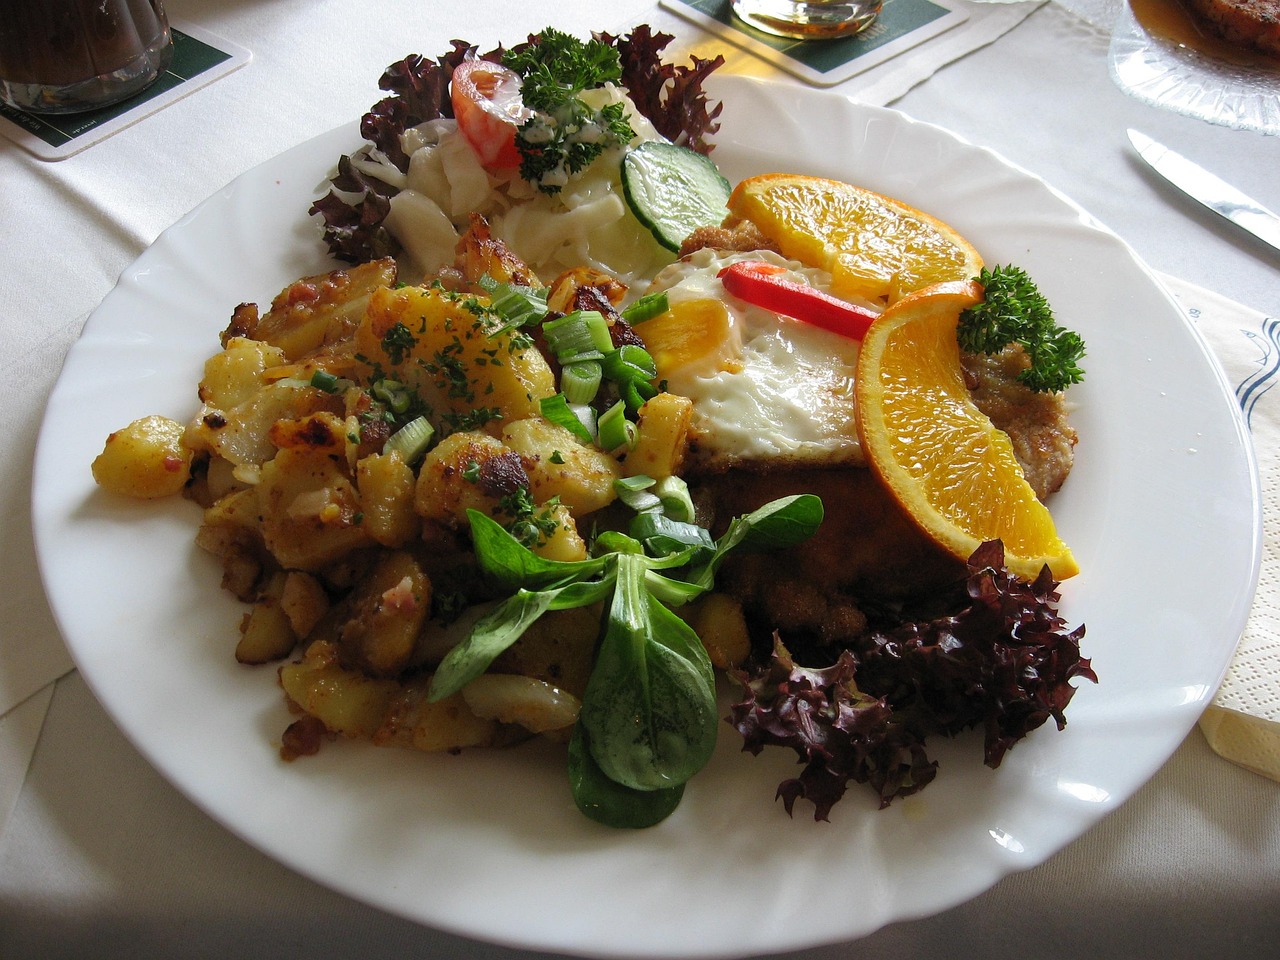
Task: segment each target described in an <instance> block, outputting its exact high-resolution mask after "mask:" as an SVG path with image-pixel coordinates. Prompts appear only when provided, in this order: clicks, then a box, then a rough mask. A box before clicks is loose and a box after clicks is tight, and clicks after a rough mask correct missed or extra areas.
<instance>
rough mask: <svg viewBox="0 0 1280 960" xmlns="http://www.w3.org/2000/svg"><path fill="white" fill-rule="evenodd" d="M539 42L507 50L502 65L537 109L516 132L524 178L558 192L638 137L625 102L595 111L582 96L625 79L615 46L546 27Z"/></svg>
mask: <svg viewBox="0 0 1280 960" xmlns="http://www.w3.org/2000/svg"><path fill="white" fill-rule="evenodd" d="M537 39H538V42H537V43H529V44H525V45H522V46H520V47H517V48H516V49H514V50H509V51H507V52H506V53H505V54H503V57H502V63H503V65H504V66H506V67H509V68H510V69H512V70H514V71H515V72H516V73H518V74H520V76H521V78H522V81H523V82H522V83H521V86H520V96H521V99H522V100H523V101H524V105H525V106H526V107H529V108H530V109H531V110H533V111H534V116H532V117H531V118H529V119H528V120H526V121H525V122H524V123H523V124H522V125H521V126H520V128H519V130H518V131H517V132H516V146H517V147H518V148H519V150H520V156H521V161H520V176H521V177H523V178H524V179H525V180H527V181H529V182H530V183H532V184H535V185H536V186H537V187H538V189H539V190H541V191H542V192H543V193H557V192H558V191H559V190H560V188H561V187H563V186H564V185H565V184H566V183H567V182H568V179H569V175H570V174H573V173H577V172H578V171H579V170H581V169H582V168H583V167H585V166H587V165H588V164H589V163H591V161H593V160H595V159H596V157H598V156H600V154H602V153H604V151H605V150H607V149H609V148H610V147H616V146H619V145H622V144H625V143H629V142H630V141H631V140H632V138H633V137H635V131H634V130H632V129H631V124H630V123H629V122H628V119H627V114H626V113H625V111H624V109H623V105H622V104H621V103H609V104H606V105H604V106H603V107H600V108H595V107H592V106H591V105H590V104H588V103H587V102H586V101H585V100H583V99H582V98H581V97H580V96H579V94H581V93H583V92H584V91H586V90H592V89H595V88H596V87H600V86H603V85H604V84H606V83H616V82H618V81H619V80H620V79H621V78H622V63H621V60H620V58H619V55H618V50H617V48H616V47H613V46H610V45H609V44H607V43H603V42H601V41H600V40H595V39H592V40H588V41H585V42H584V41H582V40H579V39H578V38H577V37H574V36H571V35H570V34H567V33H561V32H560V31H559V30H553V29H550V28H548V29H546V30H543V31H542V33H541V34H539V35H538V38H537Z"/></svg>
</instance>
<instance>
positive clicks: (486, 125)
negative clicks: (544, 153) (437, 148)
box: [449, 60, 533, 169]
mask: <svg viewBox="0 0 1280 960" xmlns="http://www.w3.org/2000/svg"><path fill="white" fill-rule="evenodd" d="M449 96H450V99H452V100H453V115H454V117H455V118H456V119H457V121H458V129H459V130H460V131H462V135H463V136H464V137H466V138H467V143H469V144H471V149H473V150H474V151H475V152H476V156H477V157H479V158H480V163H481V164H483V165H484V166H486V167H490V168H493V169H502V168H507V167H518V166H519V165H520V151H519V150H518V149H517V148H516V128H517V127H519V126H520V125H521V124H522V123H524V122H525V121H526V120H528V119H529V118H530V117H532V116H533V111H532V110H530V109H529V108H528V107H526V106H525V105H524V101H523V100H522V99H521V97H520V75H519V74H518V73H516V72H515V71H514V70H511V69H509V68H507V67H504V66H503V65H502V64H500V63H490V62H489V61H488V60H464V61H462V63H460V64H458V65H457V66H456V67H454V69H453V80H452V82H451V84H450V90H449Z"/></svg>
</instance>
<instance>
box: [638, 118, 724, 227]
mask: <svg viewBox="0 0 1280 960" xmlns="http://www.w3.org/2000/svg"><path fill="white" fill-rule="evenodd" d="M622 192H623V195H624V196H625V197H626V198H627V205H628V206H630V207H631V212H632V213H634V214H635V217H636V219H637V220H639V221H640V222H641V223H642V224H644V225H645V226H646V227H648V228H649V230H650V231H651V232H652V233H653V235H654V237H655V238H656V239H657V241H658V242H659V243H660V244H662V245H663V246H664V247H666V248H667V249H668V250H679V249H680V244H681V242H682V241H683V240H684V238H685V237H687V236H689V234H690V233H692V232H693V231H694V230H695V229H696V228H698V227H706V226H719V224H720V222H721V221H723V220H724V218H725V214H726V213H727V212H728V211H727V209H726V207H725V204H727V203H728V201H729V193H730V186H729V181H728V180H726V179H725V178H724V177H723V176H722V175H721V173H720V171H719V170H718V169H717V168H716V165H715V164H714V163H713V162H712V161H711V159H710V158H708V157H705V156H703V155H702V154H700V153H698V152H697V151H696V150H690V149H689V148H688V147H680V146H677V145H676V144H674V143H664V142H662V141H660V140H654V141H648V142H646V143H642V144H640V146H638V147H636V148H635V149H634V150H629V151H627V153H626V155H625V156H624V157H623V158H622Z"/></svg>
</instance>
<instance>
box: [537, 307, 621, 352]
mask: <svg viewBox="0 0 1280 960" xmlns="http://www.w3.org/2000/svg"><path fill="white" fill-rule="evenodd" d="M542 333H543V335H544V336H545V337H546V338H547V346H548V347H550V348H551V352H552V353H554V354H555V355H556V359H557V360H559V361H560V362H561V363H573V362H575V361H580V360H599V359H600V358H601V357H603V356H604V355H605V353H606V352H607V351H609V350H612V349H613V340H612V338H611V337H610V336H609V322H608V321H607V320H605V318H604V314H602V313H601V312H600V311H599V310H575V311H574V312H573V313H566V314H565V315H564V316H563V317H556V318H555V319H554V320H547V321H545V322H544V323H543V324H542Z"/></svg>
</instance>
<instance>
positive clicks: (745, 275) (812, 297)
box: [717, 260, 879, 340]
mask: <svg viewBox="0 0 1280 960" xmlns="http://www.w3.org/2000/svg"><path fill="white" fill-rule="evenodd" d="M785 273H787V269H786V268H785V267H779V266H777V265H776V264H772V263H765V262H764V261H762V260H739V261H738V262H737V263H731V264H730V265H729V266H727V267H725V268H724V269H723V270H721V271H720V273H719V274H718V275H717V276H719V278H720V281H721V282H722V283H723V284H724V288H725V290H727V291H728V292H729V293H731V294H733V296H735V297H737V298H738V299H740V300H745V301H746V302H747V303H751V304H754V305H755V306H757V307H763V308H764V309H765V310H771V311H773V312H774V313H780V314H782V315H783V316H787V317H794V318H795V319H797V320H803V321H804V322H805V323H811V324H813V325H814V326H815V327H821V328H822V329H824V330H830V331H831V332H832V333H838V334H840V335H841V336H844V337H849V338H850V339H851V340H861V339H862V338H863V337H864V336H866V333H867V330H868V329H869V328H870V326H871V324H872V321H874V320H875V319H876V317H877V316H879V314H876V313H873V312H872V311H870V310H868V309H866V308H865V307H859V306H855V305H854V304H852V303H847V302H846V301H844V300H841V299H839V298H838V297H833V296H832V295H831V294H829V293H824V292H823V291H821V290H818V289H815V288H814V287H810V286H807V285H806V284H803V283H797V282H796V281H794V280H788V279H787V278H786V277H784V276H782V274H785Z"/></svg>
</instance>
